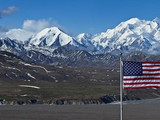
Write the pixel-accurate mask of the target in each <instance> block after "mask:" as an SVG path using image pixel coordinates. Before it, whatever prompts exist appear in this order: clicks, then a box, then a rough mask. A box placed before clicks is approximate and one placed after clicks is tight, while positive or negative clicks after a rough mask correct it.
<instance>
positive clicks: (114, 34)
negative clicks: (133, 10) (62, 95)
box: [91, 18, 160, 54]
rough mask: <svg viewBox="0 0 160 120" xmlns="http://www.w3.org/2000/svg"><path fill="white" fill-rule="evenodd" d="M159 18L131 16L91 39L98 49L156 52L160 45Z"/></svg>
mask: <svg viewBox="0 0 160 120" xmlns="http://www.w3.org/2000/svg"><path fill="white" fill-rule="evenodd" d="M159 23H160V20H159V19H158V18H156V19H154V20H153V21H146V20H139V19H138V18H132V19H130V20H128V21H125V22H122V23H120V24H119V25H118V26H116V27H115V28H114V29H108V30H107V31H106V32H103V33H101V34H99V35H96V36H95V37H94V38H93V39H92V40H91V41H92V43H93V45H94V46H95V47H96V48H97V49H98V50H100V51H104V52H112V51H122V52H124V53H130V52H134V51H142V52H149V53H150V54H152V53H157V52H158V51H157V47H160V24H159Z"/></svg>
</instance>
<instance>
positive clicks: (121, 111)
mask: <svg viewBox="0 0 160 120" xmlns="http://www.w3.org/2000/svg"><path fill="white" fill-rule="evenodd" d="M122 89H123V81H122V53H120V120H123V98H122V97H123V95H122V94H123V91H122Z"/></svg>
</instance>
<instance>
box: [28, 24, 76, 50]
mask: <svg viewBox="0 0 160 120" xmlns="http://www.w3.org/2000/svg"><path fill="white" fill-rule="evenodd" d="M72 41H73V38H72V37H71V36H69V35H67V34H66V33H64V32H63V31H62V30H60V29H59V28H57V27H51V28H45V29H44V30H42V31H40V32H39V33H37V34H35V35H34V36H32V37H31V38H30V39H29V42H28V43H29V44H33V45H35V46H41V47H42V46H48V47H51V46H55V44H57V43H58V46H59V45H60V46H63V45H66V44H68V43H70V42H72ZM58 46H57V47H58Z"/></svg>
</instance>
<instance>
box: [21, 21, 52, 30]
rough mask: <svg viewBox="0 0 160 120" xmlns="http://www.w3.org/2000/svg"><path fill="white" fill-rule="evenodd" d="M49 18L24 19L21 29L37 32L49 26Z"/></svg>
mask: <svg viewBox="0 0 160 120" xmlns="http://www.w3.org/2000/svg"><path fill="white" fill-rule="evenodd" d="M51 26H52V25H51V21H50V20H45V19H42V20H37V21H36V20H25V21H24V23H23V29H24V30H27V31H31V32H39V31H41V30H43V29H44V28H47V27H51Z"/></svg>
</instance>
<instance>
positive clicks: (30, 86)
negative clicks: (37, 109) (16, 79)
mask: <svg viewBox="0 0 160 120" xmlns="http://www.w3.org/2000/svg"><path fill="white" fill-rule="evenodd" d="M19 86H20V87H27V88H35V89H40V87H38V86H32V85H19Z"/></svg>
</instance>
